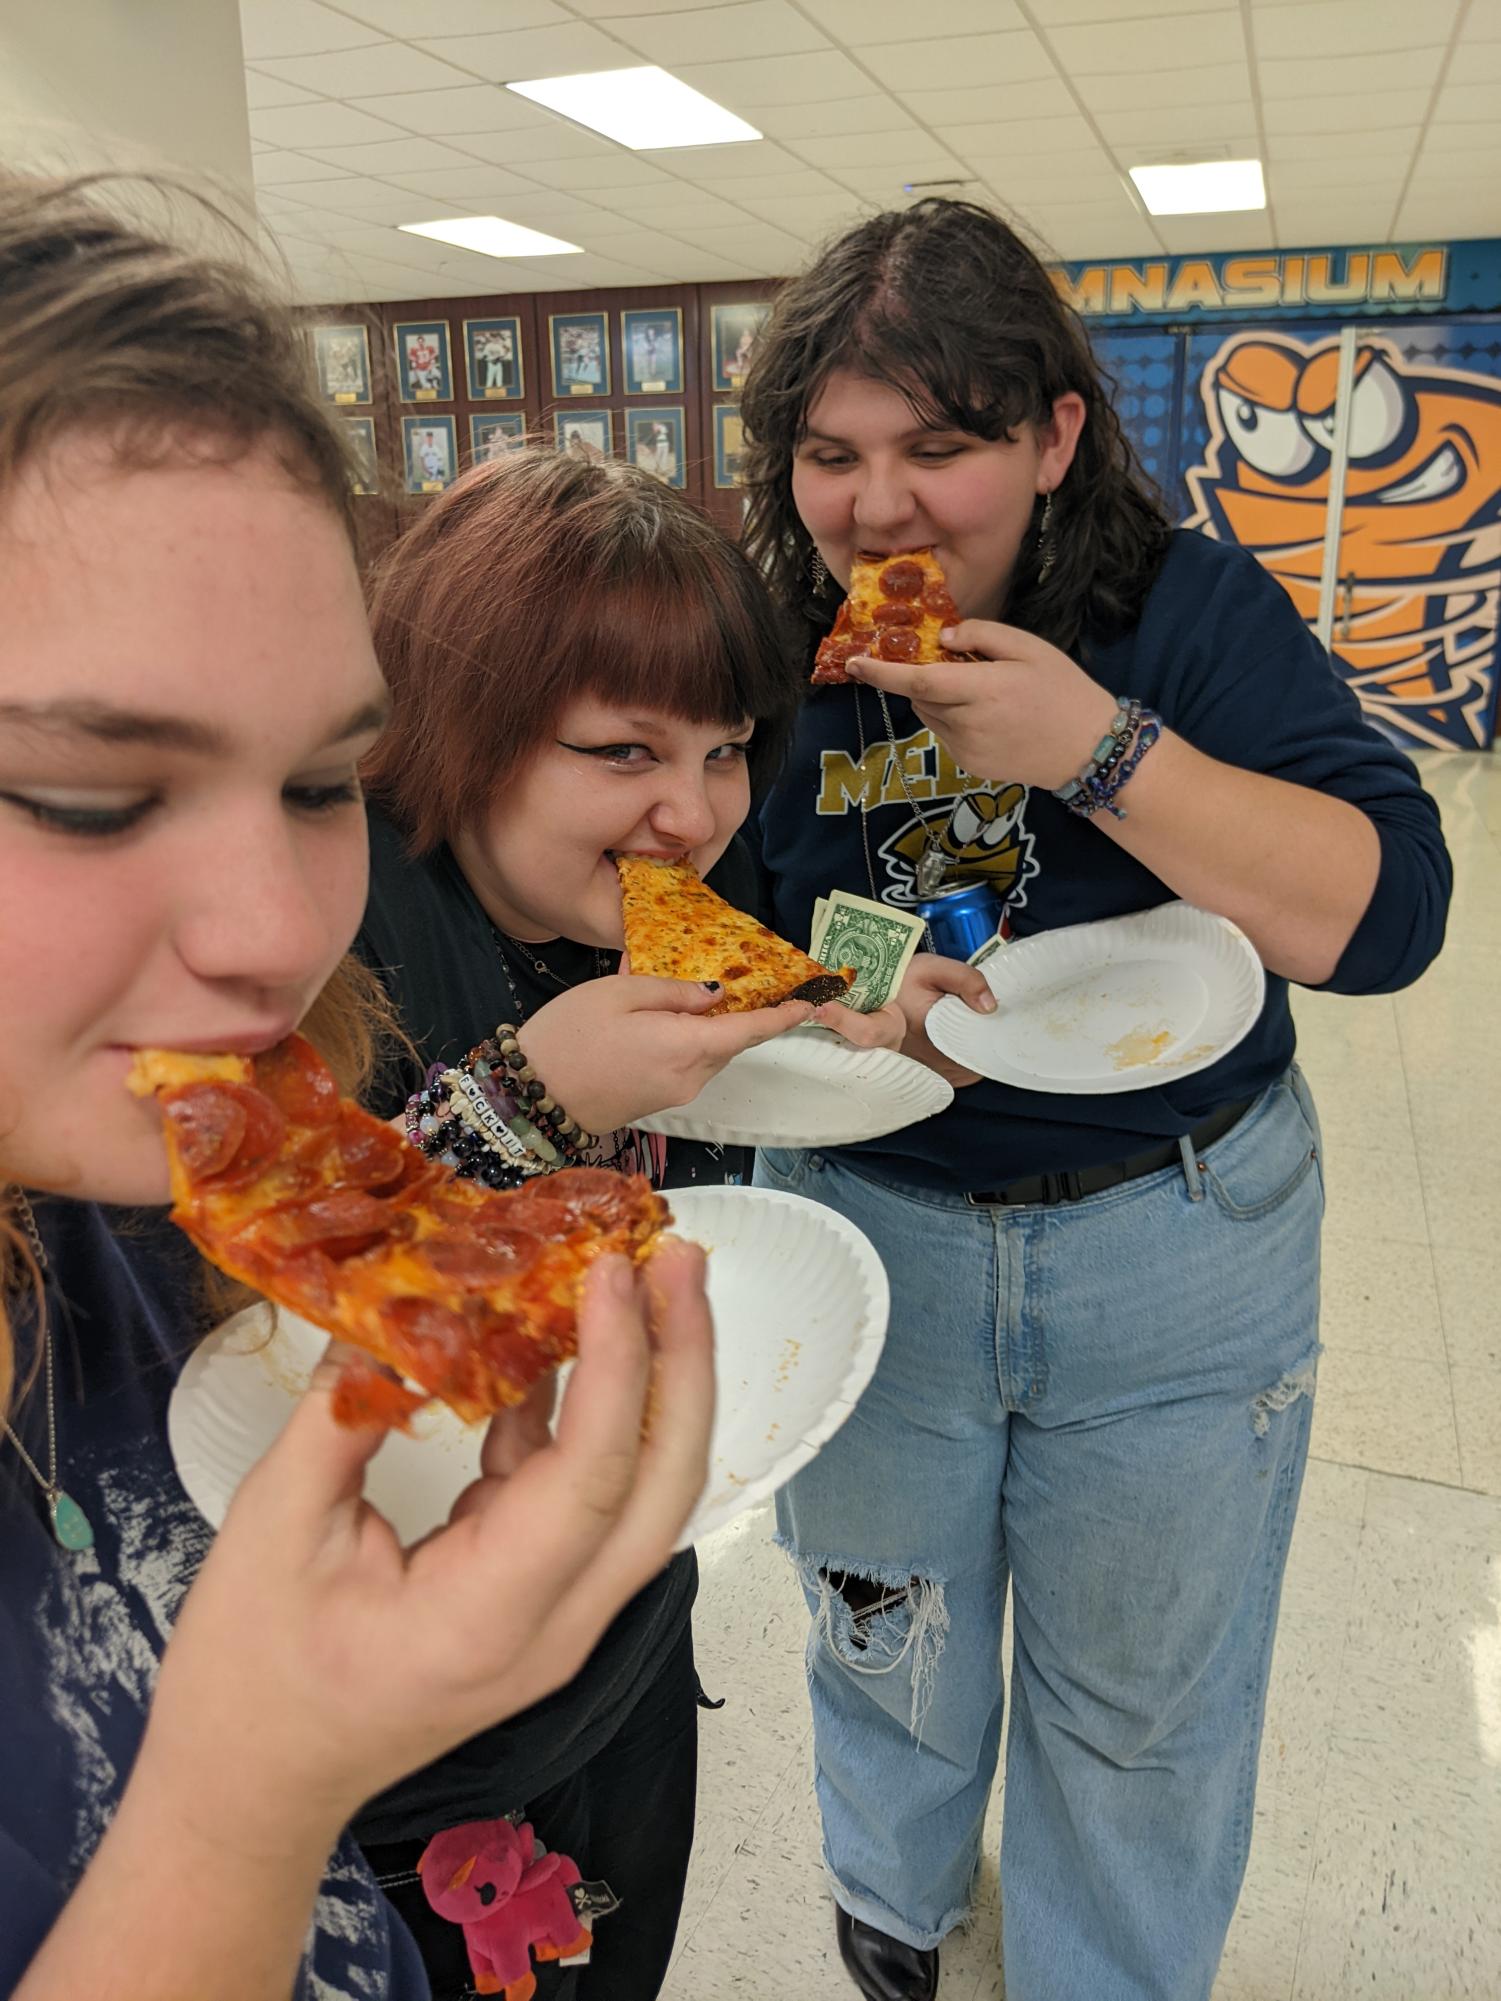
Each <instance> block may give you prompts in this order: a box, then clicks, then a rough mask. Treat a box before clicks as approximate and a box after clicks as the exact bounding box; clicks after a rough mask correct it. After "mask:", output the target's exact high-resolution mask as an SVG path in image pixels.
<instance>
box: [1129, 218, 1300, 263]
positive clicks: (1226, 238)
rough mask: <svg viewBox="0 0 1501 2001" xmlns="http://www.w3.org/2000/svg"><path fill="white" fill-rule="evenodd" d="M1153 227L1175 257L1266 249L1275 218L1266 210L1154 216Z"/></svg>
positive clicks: (1269, 242) (1271, 234) (1270, 239)
mask: <svg viewBox="0 0 1501 2001" xmlns="http://www.w3.org/2000/svg"><path fill="white" fill-rule="evenodd" d="M1152 228H1153V229H1154V230H1155V232H1156V233H1157V235H1158V236H1159V237H1161V239H1162V243H1163V247H1164V248H1165V249H1166V250H1167V251H1168V252H1169V253H1170V254H1171V255H1174V256H1182V255H1185V254H1186V253H1187V252H1189V251H1193V250H1206V251H1215V250H1266V249H1269V248H1270V247H1271V244H1272V238H1273V231H1272V219H1271V217H1270V216H1269V215H1267V214H1266V213H1265V212H1264V211H1252V212H1251V213H1249V214H1240V215H1154V216H1153V217H1152Z"/></svg>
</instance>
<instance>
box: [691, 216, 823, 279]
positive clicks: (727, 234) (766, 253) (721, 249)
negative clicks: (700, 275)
mask: <svg viewBox="0 0 1501 2001" xmlns="http://www.w3.org/2000/svg"><path fill="white" fill-rule="evenodd" d="M677 233H678V234H680V235H681V236H682V237H683V239H684V241H685V242H688V243H691V244H692V245H693V247H694V249H695V250H710V251H712V252H713V253H714V255H715V256H716V257H730V258H733V259H735V260H736V261H737V262H739V263H749V264H750V265H751V266H752V267H753V268H758V269H760V270H763V271H765V272H766V274H767V275H768V276H769V277H782V276H784V275H785V274H786V273H787V272H788V271H798V270H801V268H802V266H803V264H804V262H805V261H806V259H807V254H808V253H807V246H806V245H805V244H803V243H802V242H801V241H800V240H799V238H797V237H795V236H789V235H788V234H787V233H786V231H785V230H781V229H774V228H773V227H772V225H771V224H770V223H769V222H751V221H749V220H748V219H746V218H742V219H741V220H740V221H739V222H737V223H736V224H735V225H734V226H733V227H732V228H728V229H685V230H681V231H679V232H677Z"/></svg>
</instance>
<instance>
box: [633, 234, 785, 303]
mask: <svg viewBox="0 0 1501 2001" xmlns="http://www.w3.org/2000/svg"><path fill="white" fill-rule="evenodd" d="M652 261H653V262H654V263H655V265H656V267H657V269H658V270H659V271H660V272H661V274H662V276H663V277H664V278H667V279H671V280H673V281H674V282H676V283H677V284H680V285H709V284H716V283H718V282H719V280H721V279H725V280H728V279H731V278H739V279H742V280H743V281H744V283H745V286H746V292H747V296H754V295H755V294H756V291H757V288H758V286H759V283H760V279H761V275H762V274H761V273H760V271H758V270H757V268H756V266H755V265H754V264H747V263H746V262H745V261H744V260H743V259H741V258H737V259H735V260H734V262H731V260H730V259H729V258H728V257H720V256H716V255H715V253H714V252H713V251H712V250H695V249H694V247H693V245H692V244H691V243H675V244H673V245H672V246H671V247H670V248H669V249H666V250H664V251H662V252H661V254H660V255H659V256H657V257H655V258H654V259H653V260H652Z"/></svg>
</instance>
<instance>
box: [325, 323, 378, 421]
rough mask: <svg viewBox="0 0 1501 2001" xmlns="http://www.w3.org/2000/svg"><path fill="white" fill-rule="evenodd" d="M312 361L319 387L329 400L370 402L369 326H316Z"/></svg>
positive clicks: (347, 402) (348, 402) (345, 402)
mask: <svg viewBox="0 0 1501 2001" xmlns="http://www.w3.org/2000/svg"><path fill="white" fill-rule="evenodd" d="M313 363H314V366H315V367H316V368H317V371H318V389H319V392H320V393H321V395H322V396H323V398H324V400H325V401H326V402H329V403H341V404H352V403H369V402H370V401H371V400H372V399H371V395H370V330H369V328H368V327H361V326H352V327H314V328H313Z"/></svg>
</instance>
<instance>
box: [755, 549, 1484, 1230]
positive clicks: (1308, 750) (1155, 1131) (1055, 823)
mask: <svg viewBox="0 0 1501 2001" xmlns="http://www.w3.org/2000/svg"><path fill="white" fill-rule="evenodd" d="M1080 657H1081V664H1082V665H1083V666H1084V667H1085V669H1086V671H1087V672H1088V673H1089V674H1090V675H1091V676H1092V678H1093V679H1094V680H1096V681H1098V682H1099V684H1100V685H1101V687H1103V688H1105V689H1107V690H1108V691H1109V692H1110V693H1111V694H1116V695H1124V696H1135V697H1136V698H1137V699H1139V700H1140V701H1141V702H1143V703H1145V704H1146V706H1147V707H1148V708H1151V709H1155V710H1156V711H1157V712H1158V713H1159V714H1160V715H1161V716H1162V719H1163V721H1164V722H1165V723H1166V724H1167V726H1168V727H1169V728H1170V729H1172V730H1175V731H1176V732H1177V733H1178V734H1179V735H1180V736H1182V737H1184V738H1185V739H1186V740H1187V741H1188V742H1189V743H1191V744H1192V745H1194V747H1195V748H1196V749H1198V750H1201V751H1203V752H1205V753H1206V755H1208V756H1210V757H1214V758H1218V759H1220V760H1221V761H1222V762H1224V763H1226V764H1233V765H1239V766H1241V767H1242V768H1243V769H1245V770H1249V771H1260V772H1265V773H1266V774H1267V775H1268V776H1271V777H1275V778H1282V779H1286V780H1288V781H1289V782H1290V783H1292V784H1295V785H1305V786H1308V787H1309V788H1310V789H1312V790H1314V791H1318V792H1324V793H1328V794H1329V795H1331V796H1332V797H1334V798H1339V799H1347V800H1349V801H1350V802H1351V804H1353V805H1356V806H1358V807H1359V808H1360V809H1361V811H1362V812H1364V813H1365V814H1367V815H1368V816H1369V818H1370V819H1371V820H1372V821H1373V822H1374V824H1375V827H1376V830H1377V833H1378V834H1379V836H1380V839H1381V870H1380V876H1379V879H1378V881H1377V884H1376V889H1375V893H1374V895H1373V896H1372V898H1371V902H1370V906H1369V908H1368V909H1367V911H1366V914H1365V916H1364V917H1363V918H1362V920H1361V922H1360V923H1359V925H1357V927H1356V930H1355V935H1354V936H1353V937H1352V938H1351V940H1350V943H1349V945H1348V947H1347V948H1346V950H1345V952H1344V954H1343V956H1342V957H1341V959H1340V962H1339V965H1338V966H1337V967H1336V969H1335V972H1334V975H1333V977H1332V978H1331V979H1330V980H1329V981H1328V983H1327V985H1328V989H1329V990H1330V991H1333V992H1335V993H1346V994H1377V993H1394V992H1396V991H1397V990H1398V989H1399V988H1401V987H1405V986H1407V985H1409V984H1410V983H1411V982H1412V981H1413V980H1415V979H1417V978H1418V976H1419V974H1421V973H1422V972H1423V970H1424V968H1425V967H1426V966H1428V964H1429V963H1430V962H1431V960H1432V959H1433V958H1434V957H1435V956H1436V955H1437V953H1438V950H1439V947H1440V946H1441V945H1442V943H1443V937H1444V922H1445V917H1446V914H1447V911H1448V905H1449V894H1450V890H1451V887H1452V882H1453V876H1452V871H1451V869H1450V865H1449V857H1448V853H1447V851H1446V849H1445V847H1444V840H1443V834H1442V831H1441V828H1440V825H1439V816H1438V809H1437V807H1436V806H1435V805H1434V803H1433V801H1432V800H1431V799H1430V798H1429V797H1428V795H1427V793H1426V792H1424V791H1423V789H1422V787H1421V785H1420V784H1419V783H1418V776H1417V772H1416V771H1415V770H1414V768H1413V766H1412V764H1411V763H1410V761H1409V760H1408V759H1407V758H1406V757H1404V756H1403V755H1402V754H1401V752H1399V751H1398V750H1396V749H1394V748H1393V747H1392V746H1391V745H1390V744H1388V743H1387V742H1386V741H1385V740H1384V739H1383V738H1382V737H1380V736H1379V735H1378V734H1377V733H1376V731H1375V730H1373V729H1372V728H1371V727H1370V725H1369V724H1368V723H1366V721H1365V720H1364V718H1363V717H1362V715H1361V712H1360V708H1359V705H1358V703H1357V702H1356V700H1355V697H1354V696H1353V695H1352V694H1351V692H1350V690H1349V689H1348V688H1347V687H1346V686H1345V685H1344V683H1343V682H1342V681H1341V680H1340V679H1339V677H1338V676H1337V675H1336V674H1335V672H1334V669H1333V667H1332V666H1331V665H1330V662H1329V657H1328V655H1327V654H1326V653H1325V651H1324V649H1323V648H1322V647H1321V646H1320V645H1319V643H1318V640H1317V639H1316V638H1315V637H1314V635H1313V634H1312V633H1311V632H1310V631H1309V629H1308V628H1307V626H1305V625H1304V623H1303V621H1302V619H1301V618H1300V617H1299V615H1298V613H1297V611H1296V609H1295V608H1294V606H1293V603H1292V600H1291V599H1290V598H1289V597H1288V596H1287V594H1286V592H1285V591H1284V590H1283V588H1282V586H1281V585H1280V584H1279V583H1277V582H1276V580H1275V579H1274V578H1272V577H1271V576H1269V575H1268V573H1267V572H1266V571H1265V570H1264V569H1263V568H1262V567H1261V565H1260V564H1259V563H1258V562H1257V561H1256V560H1255V558H1254V557H1252V556H1249V555H1247V554H1246V553H1245V551H1243V550H1241V549H1237V548H1233V547H1229V546H1227V545H1225V544H1222V543H1219V542H1215V541H1212V540H1211V539H1210V538H1209V537H1208V536H1205V535H1200V534H1195V533H1191V532H1188V531H1183V530H1180V531H1179V532H1178V533H1176V534H1175V535H1174V536H1173V538H1172V542H1171V546H1170V548H1169V551H1168V554H1167V557H1166V559H1165V560H1164V562H1163V565H1162V568H1161V570H1160V572H1159V574H1158V577H1157V581H1156V583H1155V584H1154V585H1153V587H1152V590H1151V592H1150V593H1149V595H1148V597H1147V600H1146V603H1145V605H1144V607H1143V610H1142V614H1141V618H1140V620H1139V622H1138V623H1137V625H1136V626H1135V628H1134V629H1133V630H1132V631H1130V632H1129V633H1127V634H1126V635H1125V637H1123V638H1119V639H1115V640H1113V641H1110V642H1108V643H1104V644H1097V645H1092V646H1086V647H1085V648H1083V649H1082V650H1081V656H1080ZM889 706H890V710H891V718H892V723H893V726H894V731H895V741H896V745H897V749H898V752H899V754H900V758H901V767H900V770H899V769H898V768H897V762H896V760H895V759H893V757H892V755H891V751H890V748H889V744H888V739H887V736H886V730H885V724H884V721H883V719H882V716H881V712H880V704H879V702H878V700H877V698H876V697H875V695H874V694H873V693H872V692H871V690H869V689H868V688H867V689H863V690H862V689H860V688H858V687H856V686H854V685H853V684H852V685H850V686H848V687H843V688H822V689H814V690H813V691H812V692H811V693H810V695H809V698H808V700H807V702H806V704H805V706H804V708H803V712H802V715H801V718H800V720H799V723H798V728H797V733H796V736H795V739H794V743H793V749H792V753H791V756H790V758H789V760H788V763H787V766H786V768H785V769H784V770H783V772H782V774H781V776H780V777H779V779H778V781H777V783H776V785H775V787H774V788H773V791H772V793H771V795H770V797H769V798H768V800H767V802H766V805H765V807H764V808H763V811H762V816H761V820H762V834H763V854H764V858H765V862H766V866H767V868H768V869H769V871H770V873H771V877H772V883H773V895H774V900H775V911H776V923H777V929H778V930H779V931H780V932H781V934H782V935H783V936H784V937H787V938H793V939H799V938H806V937H807V936H808V933H809V925H810V921H811V917H812V909H813V902H814V899H815V898H816V897H818V896H821V895H825V894H826V893H827V892H828V891H829V890H831V889H846V890H852V891H854V892H856V893H857V894H859V895H863V896H870V895H872V894H875V895H878V896H879V897H881V898H882V899H883V900H884V901H886V902H888V903H891V904H894V905H896V906H898V907H907V908H910V907H911V904H912V902H913V866H914V862H915V858H916V856H917V854H918V853H919V852H920V851H921V848H922V845H923V836H922V826H921V821H924V820H926V821H931V822H934V823H935V824H936V825H937V826H939V827H941V826H942V825H943V823H944V822H945V821H946V820H947V819H948V817H949V814H950V811H951V809H952V808H953V807H954V805H955V802H956V801H961V800H962V801H964V805H963V806H962V807H961V809H960V811H959V813H958V814H957V815H956V821H955V830H954V831H955V836H956V839H955V840H954V842H953V843H951V847H952V851H953V854H954V865H953V866H952V867H951V871H950V875H949V878H948V879H949V880H950V881H953V880H956V879H957V880H972V881H988V882H990V883H991V884H992V886H993V887H995V888H996V889H997V890H998V891H999V892H1000V893H1001V894H1002V895H1003V896H1005V897H1008V898H1009V899H1010V904H1009V914H1010V920H1011V927H1012V930H1013V932H1014V934H1015V935H1016V936H1017V937H1020V938H1025V937H1029V936H1030V935H1031V934H1032V933H1033V932H1037V931H1051V930H1055V929H1057V928H1059V927H1060V926H1062V925H1066V924H1081V923H1086V922H1089V921H1091V920H1093V919H1096V918H1102V917H1116V916H1120V915H1123V914H1124V913H1126V912H1128V911H1134V910H1147V909H1150V908H1151V907H1152V906H1153V905H1155V904H1159V903H1165V902H1168V901H1170V900H1171V899H1172V897H1173V894H1174V892H1173V891H1172V890H1170V889H1169V888H1168V886H1167V885H1166V884H1165V883H1164V882H1161V881H1160V880H1159V879H1158V878H1157V877H1156V876H1154V875H1153V874H1151V872H1150V871H1149V870H1148V869H1146V868H1144V867H1143V866H1142V865H1141V863H1140V862H1138V861H1136V860H1135V859H1134V858H1133V857H1132V856H1130V855H1128V854H1126V853H1125V852H1124V851H1123V850H1122V849H1121V848H1119V847H1117V846H1116V845H1115V843H1114V842H1113V841H1111V840H1109V839H1108V838H1107V837H1106V836H1105V835H1104V834H1103V833H1101V831H1100V830H1099V828H1097V827H1094V826H1091V825H1090V824H1089V822H1088V821H1086V820H1082V819H1079V818H1078V817H1077V816H1076V815H1074V814H1071V813H1069V812H1067V811H1066V810H1065V809H1064V808H1063V807H1062V806H1060V805H1059V804H1058V802H1057V801H1056V800H1055V799H1053V798H1052V797H1051V795H1050V794H1048V793H1046V792H1040V791H1030V790H1029V789H1028V788H1026V787H1023V786H1018V785H1012V786H1008V785H1005V784H995V785H992V784H989V783H987V782H985V781H982V780H974V779H969V778H967V777H966V776H965V775H964V774H963V773H962V772H961V771H959V770H958V769H957V767H956V766H955V765H954V763H953V761H952V759H951V758H949V757H948V756H947V754H946V753H945V752H944V751H943V750H942V749H941V748H940V747H939V746H938V745H937V744H936V743H935V742H934V740H933V737H932V736H931V735H930V733H929V732H928V731H927V730H926V729H925V728H924V727H923V725H922V724H921V723H920V722H919V721H918V719H917V717H916V716H915V715H914V713H913V711H912V708H911V706H910V704H908V703H907V702H904V701H893V702H891V703H890V705H889ZM862 736H863V741H864V744H865V746H866V749H865V753H864V755H863V756H862V755H861V749H860V745H861V741H862ZM903 776H905V778H906V786H905V788H904V787H903V784H902V782H901V780H902V777H903ZM909 794H910V795H911V796H910V798H909V796H908V795H909ZM862 801H863V803H864V807H865V817H866V821H867V825H866V827H865V829H864V835H863V837H862V828H861V819H862V813H861V803H862ZM1123 803H1127V804H1129V797H1128V798H1127V800H1126V801H1125V802H1123ZM867 856H868V860H867ZM872 876H873V877H874V883H873V884H872V880H871V877H872ZM1293 1047H1294V1034H1293V1022H1292V1013H1291V1010H1290V1008H1289V1006H1288V991H1287V982H1286V981H1285V980H1282V979H1277V978H1271V977H1269V978H1268V981H1267V997H1266V1006H1265V1008H1264V1009H1263V1011H1262V1015H1261V1019H1260V1021H1259V1022H1258V1023H1257V1025H1256V1027H1255V1029H1254V1030H1253V1031H1252V1033H1251V1034H1250V1035H1249V1036H1247V1037H1246V1039H1245V1040H1244V1041H1243V1042H1242V1043H1241V1044H1240V1045H1239V1046H1238V1047H1237V1048H1236V1049H1234V1050H1233V1051H1232V1052H1231V1053H1230V1054H1229V1055H1228V1056H1227V1057H1225V1058H1224V1060H1223V1061H1222V1062H1220V1063H1217V1064H1215V1065H1214V1066H1213V1067H1212V1068H1211V1069H1208V1070H1204V1071H1201V1072H1200V1073H1199V1074H1198V1075H1197V1076H1194V1077H1188V1078H1184V1079H1182V1080H1181V1081H1178V1082H1174V1083H1169V1084H1166V1085H1163V1086H1161V1087H1159V1088H1155V1089H1150V1090H1143V1091H1128V1092H1122V1093H1121V1094H1119V1095H1118V1096H1102V1097H1065V1096H1059V1095H1055V1094H1053V1093H1050V1092H1040V1091H1021V1090H1017V1089H1014V1088H1012V1087H1011V1086H1009V1085H1001V1084H993V1083H989V1082H982V1083H979V1084H975V1085H972V1086H970V1087H968V1088H967V1089H964V1090H961V1091H959V1092H957V1093H956V1095H955V1099H954V1103H953V1104H952V1106H950V1108H949V1109H948V1110H947V1111H946V1112H944V1113H942V1114H940V1115H939V1116H938V1117H937V1118H933V1119H928V1120H925V1121H924V1122H923V1123H922V1124H920V1125H915V1126H909V1127H907V1128H906V1130H905V1131H902V1132H897V1133H891V1134H889V1135H887V1136H886V1137H885V1138H883V1139H876V1140H870V1141H867V1142H865V1143H864V1144H863V1145H862V1146H860V1147H859V1148H857V1149H855V1151H858V1152H859V1153H860V1154H861V1155H863V1156H865V1157H866V1159H867V1161H868V1163H869V1165H870V1167H871V1169H872V1170H874V1171H876V1172H879V1173H881V1174H882V1175H884V1176H887V1177H889V1178H890V1179H892V1180H894V1181H901V1182H908V1183H912V1184H916V1185H918V1186H923V1187H931V1188H943V1189H949V1190H965V1189H983V1188H997V1187H1003V1186H1004V1185H1005V1184H1006V1182H1007V1181H1009V1180H1013V1179H1016V1178H1017V1177H1019V1176H1022V1175H1028V1174H1034V1173H1041V1172H1046V1171H1053V1172H1059V1171H1062V1170H1064V1169H1067V1168H1080V1167H1088V1166H1093V1165H1095V1164H1097V1163H1100V1162H1105V1161H1114V1160H1120V1159H1124V1158H1126V1157H1127V1156H1128V1155H1130V1154H1132V1153H1137V1152H1140V1151H1142V1150H1143V1149H1144V1148H1146V1147H1149V1146H1151V1145H1153V1144H1154V1143H1155V1142H1157V1141H1160V1140H1162V1139H1164V1138H1168V1137H1171V1136H1174V1135H1176V1134H1179V1133H1183V1132H1187V1131H1188V1130H1189V1129H1190V1128H1191V1127H1193V1126H1194V1125H1196V1124H1197V1123H1198V1122H1199V1121H1200V1120H1201V1119H1203V1118H1205V1117H1207V1116H1208V1115H1209V1113H1211V1112H1213V1111H1215V1110H1216V1109H1218V1108H1219V1107H1220V1106H1222V1105H1227V1104H1232V1103H1234V1102H1235V1101H1237V1100H1238V1099H1241V1098H1245V1097H1249V1096H1251V1095H1252V1094H1254V1093H1255V1092H1257V1091H1259V1090H1261V1089H1263V1088H1264V1087H1265V1086H1266V1085H1268V1084H1270V1083H1272V1082H1273V1081H1274V1080H1275V1079H1276V1078H1277V1077H1279V1076H1280V1075H1281V1074H1282V1072H1283V1071H1284V1070H1286V1068H1287V1066H1288V1064H1289V1062H1290V1061H1291V1060H1292V1055H1293Z"/></svg>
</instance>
